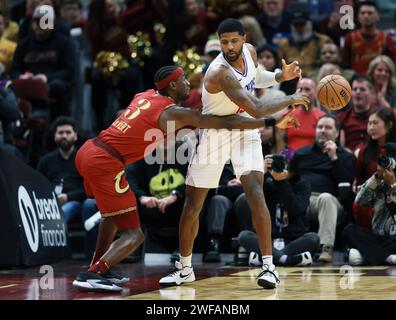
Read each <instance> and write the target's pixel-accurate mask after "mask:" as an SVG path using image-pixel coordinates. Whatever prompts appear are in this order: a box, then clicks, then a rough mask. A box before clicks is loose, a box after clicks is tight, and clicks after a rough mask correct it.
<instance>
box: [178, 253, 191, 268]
mask: <svg viewBox="0 0 396 320" xmlns="http://www.w3.org/2000/svg"><path fill="white" fill-rule="evenodd" d="M191 258H192V254H190V255H189V256H188V257H182V256H180V263H181V264H182V266H183V267H190V268H191Z"/></svg>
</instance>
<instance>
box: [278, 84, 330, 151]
mask: <svg viewBox="0 0 396 320" xmlns="http://www.w3.org/2000/svg"><path fill="white" fill-rule="evenodd" d="M297 90H298V91H301V94H302V95H303V96H304V97H307V98H308V99H309V101H310V103H309V104H308V110H306V109H305V108H304V107H300V108H298V109H296V111H294V113H293V115H294V116H295V117H296V118H297V119H298V120H299V121H300V123H301V124H302V126H301V127H300V128H298V129H290V128H288V129H286V130H285V140H286V144H287V146H288V148H289V149H291V150H292V151H295V150H297V149H300V148H302V147H305V146H307V145H309V144H312V143H314V141H315V131H316V123H317V122H318V119H319V118H320V117H321V116H322V115H324V114H325V112H323V111H322V110H320V109H319V108H317V107H316V96H315V91H316V83H315V81H314V80H312V79H309V78H303V79H301V80H300V81H299V82H298V84H297Z"/></svg>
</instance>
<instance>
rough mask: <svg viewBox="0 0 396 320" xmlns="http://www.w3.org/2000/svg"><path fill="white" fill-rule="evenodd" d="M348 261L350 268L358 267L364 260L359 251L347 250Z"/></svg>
mask: <svg viewBox="0 0 396 320" xmlns="http://www.w3.org/2000/svg"><path fill="white" fill-rule="evenodd" d="M348 261H349V264H350V265H351V266H360V265H362V264H363V262H364V259H363V257H362V254H361V253H360V251H359V250H357V249H354V248H351V249H349V254H348Z"/></svg>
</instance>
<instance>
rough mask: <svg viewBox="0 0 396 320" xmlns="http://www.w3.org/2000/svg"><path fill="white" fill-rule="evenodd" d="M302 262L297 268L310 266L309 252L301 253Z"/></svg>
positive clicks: (310, 257)
mask: <svg viewBox="0 0 396 320" xmlns="http://www.w3.org/2000/svg"><path fill="white" fill-rule="evenodd" d="M301 257H302V260H301V262H300V263H299V264H297V266H310V265H311V264H312V255H311V252H309V251H305V252H303V253H301Z"/></svg>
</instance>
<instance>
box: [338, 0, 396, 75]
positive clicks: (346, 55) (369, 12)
mask: <svg viewBox="0 0 396 320" xmlns="http://www.w3.org/2000/svg"><path fill="white" fill-rule="evenodd" d="M379 19H380V16H379V12H378V7H377V5H376V4H375V3H374V2H372V1H364V2H361V3H360V4H359V9H358V20H359V23H360V29H358V30H356V31H353V32H351V33H348V34H347V35H346V37H345V44H344V48H343V61H344V63H346V64H347V66H348V67H349V68H351V69H353V70H355V71H356V72H357V73H358V74H360V75H363V76H365V75H367V69H368V65H369V63H370V61H371V60H373V59H374V58H375V57H376V56H378V55H380V54H386V55H388V56H389V57H390V58H392V59H394V58H395V55H396V48H395V46H394V44H393V40H392V37H391V35H389V34H388V35H387V34H386V33H385V32H384V31H381V30H379V29H378V28H377V23H378V21H379Z"/></svg>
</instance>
